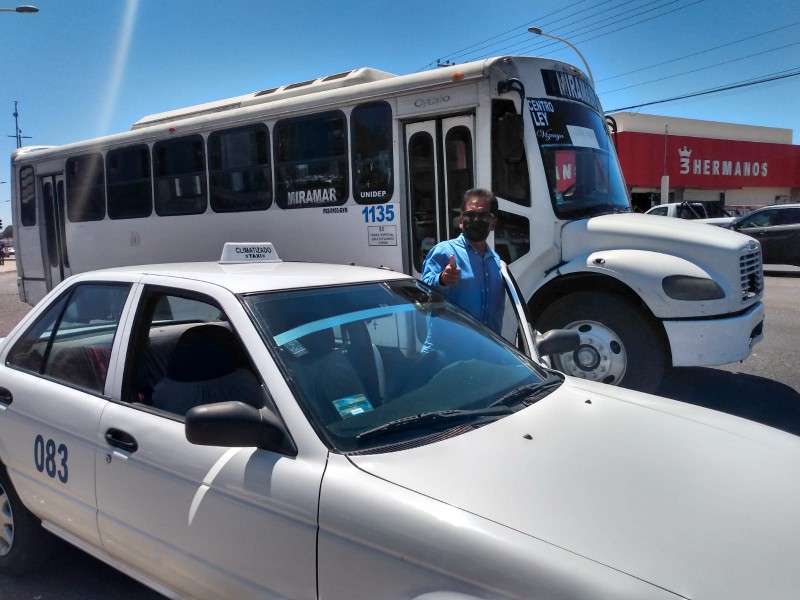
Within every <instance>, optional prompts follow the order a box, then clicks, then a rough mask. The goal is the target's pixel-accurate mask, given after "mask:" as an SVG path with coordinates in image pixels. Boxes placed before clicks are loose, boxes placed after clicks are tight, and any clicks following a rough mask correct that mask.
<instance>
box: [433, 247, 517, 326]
mask: <svg viewBox="0 0 800 600" xmlns="http://www.w3.org/2000/svg"><path fill="white" fill-rule="evenodd" d="M451 256H455V259H456V267H458V268H459V269H461V281H459V282H458V283H457V284H455V285H452V286H443V285H440V284H439V275H441V273H442V271H443V270H444V268H445V267H446V266H447V263H449V262H450V257H451ZM422 281H424V282H425V283H427V284H428V285H429V286H431V287H433V288H434V289H436V290H437V291H438V292H440V293H441V294H442V295H444V296H445V297H447V298H448V299H449V300H450V301H452V302H454V303H455V304H457V305H458V306H460V307H461V308H463V309H464V310H465V311H467V312H468V313H469V314H471V315H472V316H473V317H475V318H476V319H478V320H479V321H481V322H483V323H484V324H486V325H488V326H489V327H490V328H491V329H493V330H494V331H496V332H497V333H500V330H501V329H502V326H503V311H504V309H505V285H504V283H503V276H502V275H501V274H500V257H499V256H498V255H497V253H496V252H495V251H494V250H492V249H491V248H489V247H488V246H487V250H486V254H481V253H480V252H478V251H477V250H476V249H475V247H474V246H473V245H472V244H470V243H469V240H467V238H466V237H464V234H463V233H462V234H461V235H459V236H458V237H457V238H455V239H452V240H446V241H444V242H439V243H438V244H436V245H435V246H434V247H433V248H431V251H430V252H429V253H428V256H427V257H426V258H425V262H424V263H423V265H422Z"/></svg>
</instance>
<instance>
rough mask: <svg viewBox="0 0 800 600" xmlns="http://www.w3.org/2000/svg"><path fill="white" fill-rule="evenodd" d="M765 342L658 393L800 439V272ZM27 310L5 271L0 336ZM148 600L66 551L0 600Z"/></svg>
mask: <svg viewBox="0 0 800 600" xmlns="http://www.w3.org/2000/svg"><path fill="white" fill-rule="evenodd" d="M767 273H768V277H767V278H766V292H765V304H766V310H767V319H766V323H765V339H764V341H763V342H761V343H760V344H758V345H757V346H756V347H755V349H754V352H753V354H752V355H751V356H750V357H749V358H748V359H747V360H745V361H744V362H742V363H740V364H734V365H725V366H722V367H712V368H706V367H695V368H680V369H672V370H671V371H670V372H669V373H668V374H667V377H666V379H665V382H664V384H663V386H662V388H661V390H660V391H659V393H660V394H661V395H663V396H666V397H668V398H673V399H675V400H679V401H683V402H691V403H693V404H697V405H701V406H706V407H709V408H712V409H715V410H720V411H723V412H728V413H731V414H734V415H737V416H740V417H743V418H746V419H751V420H753V421H758V422H760V423H763V424H765V425H769V426H772V427H776V428H779V429H783V430H785V431H788V432H790V433H793V434H795V435H800V367H799V365H800V269H798V270H794V269H781V270H779V271H772V270H768V271H767ZM29 310H30V307H28V306H27V305H25V304H22V303H21V302H20V301H19V298H18V296H17V289H16V274H15V273H14V272H13V271H11V272H8V270H7V269H6V272H3V271H0V337H1V336H4V335H6V334H8V332H9V331H10V330H11V328H12V327H13V326H14V325H15V324H16V323H17V322H18V321H19V319H21V318H22V317H23V316H24V315H25V314H27V312H28V311H29ZM112 596H113V597H114V598H115V600H145V599H148V600H150V599H158V598H163V597H162V596H160V595H159V594H156V593H155V592H152V591H150V590H149V589H147V588H145V587H143V586H142V585H140V584H138V583H137V582H135V581H133V580H132V579H130V578H128V577H126V576H125V575H122V574H120V573H119V572H117V571H115V570H114V569H112V568H111V567H108V566H106V565H104V564H103V563H100V562H98V561H96V560H94V559H93V558H91V557H89V556H88V555H86V554H84V553H83V552H81V551H79V550H77V549H74V548H72V547H69V546H67V545H66V544H64V545H63V547H62V548H61V549H60V551H59V552H58V553H57V554H56V556H55V557H54V558H53V559H51V560H50V561H49V562H48V563H47V564H46V565H45V566H44V568H42V569H41V570H40V571H38V572H36V573H33V574H30V575H27V576H24V577H17V578H10V577H6V576H3V575H0V600H56V599H57V600H99V599H105V598H108V597H112Z"/></svg>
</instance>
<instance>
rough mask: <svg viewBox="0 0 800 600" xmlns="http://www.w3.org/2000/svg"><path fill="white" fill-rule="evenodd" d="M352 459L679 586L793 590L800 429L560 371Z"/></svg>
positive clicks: (702, 593) (799, 579) (721, 594)
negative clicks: (451, 423)
mask: <svg viewBox="0 0 800 600" xmlns="http://www.w3.org/2000/svg"><path fill="white" fill-rule="evenodd" d="M350 460H351V461H352V462H353V463H354V464H355V465H356V466H357V467H359V468H360V469H362V470H364V471H366V472H368V473H371V474H373V475H375V476H377V477H380V478H382V479H385V480H388V481H391V482H393V483H395V484H397V485H399V486H403V487H405V488H408V489H410V490H415V491H416V492H418V493H420V494H424V495H426V496H428V497H431V498H434V499H437V500H439V501H441V502H444V503H447V504H449V505H451V506H454V507H457V508H460V509H462V510H464V511H468V512H470V513H473V514H476V515H479V516H482V517H484V518H485V519H488V520H489V521H492V522H494V523H496V524H499V525H500V526H503V527H507V528H510V529H513V530H516V531H519V532H521V533H523V534H526V535H529V536H532V537H535V538H537V539H539V540H542V541H545V542H548V543H551V544H554V545H556V546H559V547H560V548H563V549H566V550H569V551H571V552H574V553H576V554H579V555H582V556H584V557H586V558H588V559H591V560H594V561H597V562H599V563H601V564H604V565H607V566H609V567H611V568H613V569H617V570H619V571H622V572H625V573H627V574H629V575H632V576H634V577H636V578H639V579H642V580H645V581H647V582H650V583H652V584H654V585H657V586H660V587H662V588H664V589H667V590H670V591H672V592H675V593H678V594H681V595H683V596H685V597H688V598H726V599H728V600H729V599H731V598H743V599H744V598H747V599H748V600H751V599H752V598H771V599H776V598H790V597H796V594H797V591H798V590H800V569H798V568H797V564H796V560H797V557H798V556H800V500H798V498H800V439H798V438H797V437H795V436H792V435H790V434H788V433H784V432H781V431H778V430H775V429H772V428H769V427H766V426H762V425H759V424H756V423H753V422H750V421H746V420H744V419H740V418H738V417H733V416H730V415H725V414H722V413H718V412H715V411H711V410H708V409H704V408H700V407H695V406H692V405H688V404H685V403H682V402H677V401H671V400H666V399H663V398H658V397H655V396H648V395H645V394H640V393H637V392H632V391H628V390H624V389H621V388H616V387H610V386H604V385H600V384H595V383H592V382H588V381H584V380H576V379H567V382H566V383H565V384H563V385H562V386H561V387H560V388H559V389H558V390H556V391H555V392H553V393H552V394H550V395H549V396H547V397H546V398H544V399H543V400H541V401H539V402H538V403H536V404H534V405H533V406H530V407H528V408H526V409H524V410H521V411H519V412H517V413H515V414H513V415H510V416H508V417H506V418H504V419H501V420H500V421H497V422H495V423H492V424H490V425H486V426H484V427H482V428H480V429H477V430H475V431H472V432H469V433H466V434H463V435H460V436H457V437H454V438H452V439H448V440H445V441H441V442H438V443H433V444H430V445H427V446H423V447H419V448H415V449H411V450H405V451H400V452H394V453H386V454H377V455H360V456H351V457H350Z"/></svg>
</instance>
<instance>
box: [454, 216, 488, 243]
mask: <svg viewBox="0 0 800 600" xmlns="http://www.w3.org/2000/svg"><path fill="white" fill-rule="evenodd" d="M490 227H491V223H489V222H488V221H479V220H477V219H464V223H463V225H462V226H461V230H462V231H463V232H464V236H465V237H466V238H467V239H468V240H469V241H470V242H482V241H484V240H485V239H486V238H488V237H489V230H490Z"/></svg>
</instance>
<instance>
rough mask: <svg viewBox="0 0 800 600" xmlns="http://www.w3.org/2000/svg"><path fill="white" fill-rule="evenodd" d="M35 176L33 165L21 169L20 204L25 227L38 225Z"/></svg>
mask: <svg viewBox="0 0 800 600" xmlns="http://www.w3.org/2000/svg"><path fill="white" fill-rule="evenodd" d="M34 184H35V180H34V178H33V167H22V168H21V169H20V170H19V200H20V202H19V204H20V217H21V220H22V225H23V226H24V227H32V226H34V225H36V186H35V185H34Z"/></svg>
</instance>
